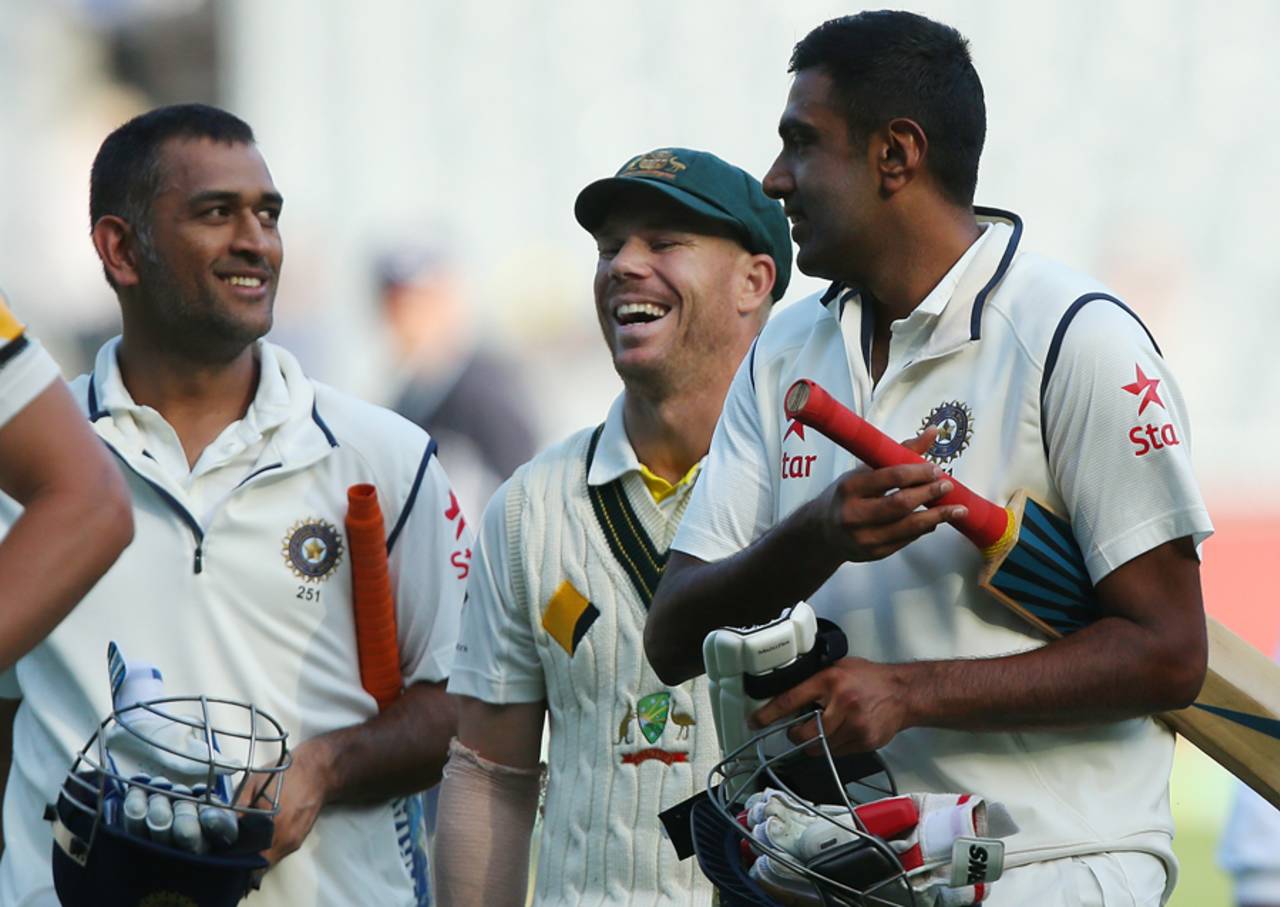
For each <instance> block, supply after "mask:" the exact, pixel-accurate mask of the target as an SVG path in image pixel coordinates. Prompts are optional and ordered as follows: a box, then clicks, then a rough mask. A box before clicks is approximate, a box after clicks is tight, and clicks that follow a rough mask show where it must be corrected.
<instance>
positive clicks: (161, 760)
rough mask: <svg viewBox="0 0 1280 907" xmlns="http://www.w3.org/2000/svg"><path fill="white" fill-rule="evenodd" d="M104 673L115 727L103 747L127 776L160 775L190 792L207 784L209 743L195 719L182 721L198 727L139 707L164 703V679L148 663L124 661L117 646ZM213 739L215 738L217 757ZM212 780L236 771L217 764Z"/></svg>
mask: <svg viewBox="0 0 1280 907" xmlns="http://www.w3.org/2000/svg"><path fill="white" fill-rule="evenodd" d="M107 671H108V675H109V679H110V681H111V701H112V707H113V709H114V711H115V713H116V722H115V723H114V724H112V725H111V728H110V729H109V730H108V732H107V741H106V742H107V746H108V748H109V749H110V752H111V754H112V757H113V759H115V760H116V761H117V762H120V761H123V762H124V763H125V764H126V765H128V766H129V768H128V771H132V772H139V773H144V774H147V775H151V776H161V777H164V778H167V779H169V780H170V781H172V782H174V783H178V784H185V785H187V786H188V787H194V786H196V785H198V784H202V783H207V782H208V781H209V765H210V759H209V755H210V754H209V744H208V742H207V741H206V740H205V735H204V732H203V731H202V730H201V729H200V727H199V725H200V724H201V723H202V719H201V718H199V717H198V716H194V715H193V716H186V715H183V716H181V717H183V718H188V717H189V718H190V719H191V720H192V721H193V722H194V723H196V725H197V726H195V727H192V726H191V725H190V724H187V723H184V722H182V721H174V720H173V719H171V718H166V717H165V716H164V715H159V714H156V712H154V711H151V710H150V709H148V708H145V707H142V706H139V703H143V702H152V701H154V700H157V699H163V698H164V677H163V675H161V673H160V669H159V668H157V667H156V666H155V665H153V664H149V663H147V662H139V661H134V662H127V661H126V660H125V658H124V652H122V651H121V649H120V647H119V646H118V645H116V643H114V642H112V643H111V644H110V645H109V646H108V647H107ZM217 746H218V743H217V739H216V737H215V738H214V739H213V749H214V754H215V758H216V757H217V755H218V754H217ZM218 761H219V763H221V764H215V765H214V767H213V771H214V774H215V775H219V776H220V775H227V774H230V773H232V772H235V771H238V770H239V769H240V766H238V765H236V764H232V763H229V762H226V761H225V760H221V759H219V760H218Z"/></svg>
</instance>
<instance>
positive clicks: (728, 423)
mask: <svg viewBox="0 0 1280 907" xmlns="http://www.w3.org/2000/svg"><path fill="white" fill-rule="evenodd" d="M754 365H755V347H754V346H753V347H752V351H751V353H750V354H748V355H747V357H746V358H745V359H744V360H743V362H742V365H740V366H739V367H738V372H737V374H736V375H735V376H734V379H733V383H732V384H731V385H730V386H729V395H728V397H726V398H725V403H724V409H723V410H722V411H721V413H720V419H719V421H718V422H717V423H716V430H715V434H714V435H713V436H712V438H711V450H710V452H709V453H708V454H707V459H706V464H705V465H704V466H703V467H702V472H701V474H700V475H699V476H698V482H697V484H696V485H695V486H694V489H693V497H692V498H691V499H690V501H689V507H688V509H687V510H686V511H685V514H684V518H683V519H682V520H681V522H680V528H679V529H678V530H677V531H676V537H675V540H674V541H673V542H672V543H671V547H672V548H675V549H676V550H677V551H683V552H684V553H685V554H689V555H692V556H693V557H696V558H698V559H700V560H703V561H718V560H721V559H722V558H726V557H728V556H729V555H731V554H734V553H736V552H738V551H741V550H742V549H743V548H745V547H747V545H749V544H751V543H752V542H753V541H755V540H756V539H757V538H759V537H760V536H761V535H763V534H764V532H765V530H766V529H768V528H769V526H771V525H772V523H773V517H774V510H775V505H774V493H773V488H774V478H773V476H772V475H771V473H770V464H772V463H773V462H774V461H775V459H776V458H775V457H774V456H773V454H772V453H771V452H770V450H769V449H768V445H767V443H766V441H765V437H764V431H763V428H762V422H761V416H760V408H759V405H758V401H757V395H756V387H755V382H754V379H753V377H752V369H753V368H754Z"/></svg>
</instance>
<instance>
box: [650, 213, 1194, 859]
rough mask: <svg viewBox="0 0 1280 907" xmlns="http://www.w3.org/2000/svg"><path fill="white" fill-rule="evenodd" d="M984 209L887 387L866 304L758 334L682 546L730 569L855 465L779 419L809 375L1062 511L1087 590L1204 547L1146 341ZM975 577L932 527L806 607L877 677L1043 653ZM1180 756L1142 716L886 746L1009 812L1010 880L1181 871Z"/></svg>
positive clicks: (943, 458) (1162, 368) (1093, 286)
mask: <svg viewBox="0 0 1280 907" xmlns="http://www.w3.org/2000/svg"><path fill="white" fill-rule="evenodd" d="M980 214H983V215H984V216H982V217H981V218H980V220H981V221H982V222H983V223H984V229H983V233H982V235H981V236H980V237H979V238H978V239H977V240H976V242H975V243H974V245H973V246H972V247H971V248H970V249H969V251H968V252H967V253H966V254H965V255H964V256H963V257H962V258H961V259H960V260H959V261H958V262H957V263H956V265H955V267H954V268H953V269H952V270H951V272H950V273H948V274H947V275H946V276H945V277H944V279H943V280H942V282H941V283H940V285H939V287H938V288H937V289H936V290H935V291H934V292H933V293H931V294H930V295H929V297H928V298H926V300H925V301H924V302H923V304H922V305H921V306H920V307H918V308H917V309H916V310H915V311H914V312H912V314H911V315H910V316H908V317H907V318H904V319H902V320H900V321H898V322H895V323H894V324H893V325H892V337H891V341H890V348H889V362H888V368H887V369H886V371H885V373H884V374H883V376H882V377H881V379H880V381H879V382H878V383H875V384H874V385H873V382H872V379H871V374H870V361H871V338H872V331H873V328H874V321H873V318H874V312H873V307H872V306H871V305H870V304H867V302H866V300H864V299H863V298H862V297H861V296H860V295H859V294H858V292H857V291H856V290H850V289H848V288H844V287H838V286H837V287H833V288H832V289H831V290H830V291H828V292H827V293H826V294H825V295H824V296H822V297H821V298H819V297H812V298H810V299H807V300H803V301H801V302H799V303H797V304H796V305H794V306H792V307H790V308H789V309H787V310H784V311H782V312H780V313H779V314H778V316H777V317H775V318H774V319H773V320H772V321H771V322H770V323H769V324H768V325H767V326H766V328H765V330H764V333H763V334H762V335H761V337H760V339H759V341H758V343H757V345H756V347H755V348H754V349H753V350H752V353H751V354H750V355H749V357H748V359H747V360H746V361H745V362H744V364H743V366H742V368H741V369H740V371H739V373H738V375H737V376H736V378H735V380H734V383H733V386H732V387H731V389H730V392H729V396H728V399H727V401H726V403H725V409H724V412H723V415H722V417H721V420H720V423H719V425H718V426H717V429H716V434H715V437H714V440H713V442H712V446H711V452H710V454H709V456H708V458H707V463H706V466H705V467H704V475H703V477H702V479H701V480H700V481H699V483H698V486H697V488H696V489H695V492H694V496H693V501H692V502H691V503H690V506H689V510H688V512H687V514H686V516H685V519H684V522H683V523H682V525H681V528H680V531H679V532H678V534H677V536H676V540H675V542H674V543H673V547H675V548H676V549H678V550H681V551H685V552H687V553H689V554H691V555H693V556H695V557H698V558H700V559H702V560H706V561H714V560H719V559H721V558H724V557H726V556H728V555H730V554H733V553H735V552H737V551H738V550H740V549H742V548H743V547H745V546H747V545H748V544H750V543H751V542H753V541H754V540H755V539H756V538H758V537H759V536H760V535H761V534H762V533H763V532H764V531H765V530H766V529H768V528H769V527H770V526H773V525H775V524H776V523H777V522H778V521H779V520H781V519H782V518H783V517H785V516H786V515H787V514H789V513H790V512H792V511H793V510H794V509H795V508H797V507H799V506H800V505H801V504H803V503H805V502H807V501H809V500H811V499H812V498H814V497H816V496H817V495H818V494H819V493H820V492H821V491H822V490H823V489H825V488H826V487H827V486H828V485H829V484H830V483H832V482H833V481H834V480H835V479H836V478H838V477H839V476H840V475H842V474H843V473H844V472H846V471H848V470H850V469H852V468H854V467H855V466H857V465H859V464H858V463H857V462H856V461H855V459H854V458H853V457H852V455H850V454H848V453H846V452H845V451H843V450H842V449H840V448H839V447H838V446H837V445H835V444H834V443H833V442H830V441H828V440H827V439H825V438H824V437H822V436H821V435H820V434H818V433H817V432H816V431H814V430H813V429H808V428H805V427H804V426H801V425H800V424H798V423H793V422H790V421H788V420H787V418H786V416H785V414H784V411H783V405H782V400H783V395H784V394H785V392H786V390H787V388H788V387H789V386H790V385H791V384H792V382H794V381H795V380H797V379H799V378H810V379H813V380H815V381H817V382H818V383H819V384H821V385H823V386H824V387H825V388H826V389H827V390H828V391H829V392H830V393H831V394H832V395H833V396H835V397H836V398H837V399H838V400H840V401H841V402H843V403H844V404H845V405H847V406H849V407H851V408H852V409H853V410H854V411H855V412H857V413H859V414H860V415H862V416H863V417H864V418H866V419H867V420H868V421H870V422H871V423H872V424H874V425H876V426H877V427H879V428H880V429H881V430H883V431H885V432H886V433H887V434H889V435H890V436H891V437H894V438H897V439H900V440H901V439H906V438H910V437H913V436H915V435H916V434H918V433H919V432H920V431H921V430H922V429H923V428H924V427H925V426H928V425H935V426H937V427H938V429H939V434H938V437H937V440H936V441H935V443H934V444H933V446H932V447H931V448H930V450H929V451H928V453H927V457H928V459H930V460H932V461H933V462H934V463H936V464H937V465H939V466H941V467H942V468H943V469H945V470H946V471H947V472H949V473H951V474H952V475H954V476H955V477H956V478H957V479H959V480H960V481H962V482H963V483H965V484H966V485H968V486H969V487H970V488H972V489H973V490H974V491H976V492H977V493H978V494H980V495H983V496H984V497H986V498H988V499H991V500H995V501H998V502H1005V501H1008V500H1009V499H1010V498H1011V497H1012V496H1013V494H1014V492H1015V491H1017V490H1019V489H1026V490H1027V491H1028V492H1029V493H1030V494H1031V495H1032V496H1034V497H1036V498H1037V499H1039V500H1040V501H1041V502H1043V503H1044V504H1047V505H1048V506H1049V507H1050V508H1051V509H1053V510H1055V511H1056V512H1057V513H1059V514H1061V515H1064V516H1066V517H1067V518H1068V519H1069V520H1070V521H1071V524H1072V527H1073V530H1074V533H1075V535H1076V538H1077V541H1078V542H1079V544H1080V547H1081V549H1082V551H1083V553H1084V555H1085V562H1086V566H1087V568H1088V571H1089V574H1090V576H1091V578H1092V580H1093V581H1094V583H1097V582H1098V581H1099V580H1101V579H1102V578H1103V577H1104V576H1106V575H1107V574H1108V573H1110V572H1111V571H1112V570H1114V569H1115V568H1117V567H1119V566H1120V565H1122V564H1124V563H1125V562H1127V561H1129V560H1131V559H1133V558H1134V557H1137V556H1138V555H1140V554H1142V553H1144V552H1145V551H1148V550H1150V549H1152V548H1154V547H1156V546H1157V545H1160V544H1162V543H1163V542H1166V541H1169V540H1172V539H1176V538H1180V537H1183V536H1190V537H1191V538H1192V539H1193V540H1194V541H1195V542H1196V543H1197V544H1199V543H1200V542H1201V541H1203V540H1204V539H1205V538H1206V537H1207V536H1208V535H1209V534H1210V532H1211V531H1212V526H1211V524H1210V521H1209V518H1208V514H1207V512H1206V510H1205V507H1204V504H1203V502H1202V500H1201V498H1200V493H1199V490H1198V488H1197V485H1196V482H1195V479H1194V476H1193V473H1192V468H1191V457H1190V424H1189V422H1188V419H1187V414H1186V410H1185V407H1184V405H1183V401H1182V396H1181V394H1180V393H1179V391H1178V389H1177V386H1176V384H1175V382H1174V380H1173V375H1172V373H1171V371H1170V369H1169V366H1168V364H1167V363H1166V362H1165V361H1164V360H1163V359H1162V358H1161V355H1160V353H1159V350H1158V348H1157V347H1156V345H1155V342H1154V340H1153V339H1152V338H1151V337H1150V335H1149V334H1148V333H1147V331H1146V328H1145V327H1144V326H1143V325H1142V324H1141V322H1140V321H1139V320H1138V319H1137V317H1136V316H1135V315H1134V314H1133V313H1132V312H1130V310H1129V309H1128V308H1127V307H1125V306H1124V305H1123V304H1122V303H1121V302H1120V301H1119V300H1117V299H1115V297H1113V296H1112V295H1110V294H1109V293H1108V292H1107V291H1106V289H1105V288H1103V287H1102V286H1100V285H1099V284H1097V283H1096V282H1095V281H1093V280H1092V279H1090V278H1088V277H1085V276H1083V275H1080V274H1077V273H1075V272H1072V271H1071V270H1069V269H1067V268H1065V267H1063V266H1061V265H1058V264H1056V263H1053V262H1051V261H1048V260H1045V259H1043V258H1040V257H1038V256H1036V255H1033V254H1031V253H1027V252H1023V251H1021V250H1020V249H1019V240H1020V238H1021V232H1022V225H1021V221H1019V220H1018V219H1017V218H1016V217H1014V216H1013V215H1008V214H1005V213H1003V212H992V211H987V212H980ZM981 563H982V562H981V558H980V556H979V554H978V552H977V551H976V550H975V549H974V548H973V546H971V545H970V544H969V542H968V541H967V540H965V539H964V538H963V537H962V536H961V535H960V534H959V533H957V532H955V531H954V530H952V529H950V528H949V527H946V526H942V527H939V528H938V530H937V531H935V532H934V533H932V534H930V535H927V536H924V537H922V538H921V539H919V540H917V541H915V542H913V543H912V544H910V545H909V546H907V547H906V548H905V549H903V550H901V551H899V552H897V553H895V554H893V555H892V556H890V557H888V558H886V559H884V560H881V561H877V562H872V563H866V564H845V565H844V566H842V567H841V568H840V569H839V570H837V571H836V573H835V574H834V575H833V576H832V577H831V579H830V580H829V581H828V582H827V583H825V584H824V585H823V586H822V587H821V589H819V590H818V592H817V593H816V594H815V595H814V596H813V597H812V598H811V599H810V603H811V604H812V605H813V606H814V607H815V609H816V610H817V612H818V613H819V614H820V615H822V616H825V617H828V618H830V619H832V620H835V621H836V622H837V623H839V624H840V625H841V626H842V627H843V629H844V631H845V633H846V634H847V635H848V638H849V647H850V654H851V655H858V656H862V657H866V658H869V659H873V660H878V661H884V662H903V661H911V660H919V659H948V658H974V657H996V656H1000V655H1006V654H1010V653H1013V652H1018V651H1024V650H1028V649H1032V648H1035V647H1037V646H1040V645H1043V644H1044V639H1043V637H1041V636H1039V635H1038V634H1037V633H1036V631H1034V630H1032V629H1030V628H1029V627H1028V626H1027V625H1026V624H1024V623H1023V622H1022V621H1021V620H1020V619H1019V618H1017V617H1016V616H1014V615H1013V614H1012V613H1011V612H1009V611H1007V610H1006V609H1005V608H1004V607H1003V606H1002V605H1000V604H999V603H998V602H996V601H995V600H994V599H993V598H991V597H990V596H988V595H987V593H985V592H983V591H982V590H981V589H979V588H978V586H977V576H978V573H979V569H980V567H981ZM1172 751H1173V739H1172V735H1171V734H1170V732H1168V731H1167V730H1166V729H1164V727H1163V726H1161V725H1158V724H1156V723H1155V721H1154V720H1152V719H1147V718H1144V719H1137V720H1132V721H1125V722H1118V723H1112V724H1103V725H1096V726H1093V727H1089V728H1085V729H1081V730H1076V731H1070V732H1066V731H1064V732H1057V731H1034V732H1032V731H1028V732H1021V733H985V734H979V733H968V732H962V731H950V730H938V729H930V728H915V729H911V730H909V731H906V732H904V733H902V734H899V735H898V737H897V738H896V739H895V740H894V741H893V742H892V743H891V744H890V745H889V746H888V747H886V748H885V751H884V752H885V755H886V757H887V758H888V760H889V762H890V765H891V766H892V767H893V768H894V770H895V771H896V772H897V775H898V783H899V786H900V788H902V789H905V790H916V789H919V790H932V791H966V792H973V793H976V794H980V795H982V796H984V797H988V798H991V799H993V800H1000V801H1003V802H1005V803H1006V804H1008V805H1009V807H1010V809H1011V810H1012V812H1013V814H1014V817H1015V819H1016V820H1017V821H1018V823H1019V825H1020V826H1021V828H1022V832H1021V833H1020V834H1019V835H1018V836H1016V838H1014V839H1013V840H1012V841H1011V843H1010V848H1011V851H1014V852H1016V853H1011V854H1010V859H1009V863H1010V865H1017V863H1018V862H1031V861H1033V860H1041V859H1049V858H1052V857H1054V856H1060V855H1066V854H1077V853H1089V852H1096V851H1102V850H1115V849H1132V850H1139V851H1146V852H1149V853H1152V854H1155V855H1156V856H1158V857H1160V858H1161V859H1163V860H1164V861H1165V862H1166V864H1168V865H1169V867H1170V868H1171V869H1172V868H1173V867H1174V865H1175V864H1174V860H1173V855H1172V850H1171V848H1170V838H1171V834H1172V822H1171V819H1170V815H1169V807H1168V774H1169V771H1168V770H1169V766H1170V761H1171V758H1172ZM1170 875H1171V882H1170V884H1172V872H1171V874H1170Z"/></svg>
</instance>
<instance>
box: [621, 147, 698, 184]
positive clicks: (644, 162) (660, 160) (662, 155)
mask: <svg viewBox="0 0 1280 907" xmlns="http://www.w3.org/2000/svg"><path fill="white" fill-rule="evenodd" d="M688 166H689V165H688V164H686V163H684V162H683V161H681V160H680V159H679V158H678V157H676V155H675V152H674V151H650V152H649V153H648V154H642V155H640V156H639V157H633V158H632V159H631V160H629V161H627V163H626V165H625V166H624V167H623V168H622V169H621V170H619V171H618V176H656V177H661V178H662V179H668V180H674V179H675V178H676V177H677V176H679V175H680V171H682V170H685V169H686V168H687V167H688Z"/></svg>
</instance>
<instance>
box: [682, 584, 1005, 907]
mask: <svg viewBox="0 0 1280 907" xmlns="http://www.w3.org/2000/svg"><path fill="white" fill-rule="evenodd" d="M847 648H848V647H847V640H846V639H845V637H844V634H843V632H842V631H841V630H840V629H839V627H837V626H836V625H835V624H833V623H831V622H829V621H825V620H823V619H821V618H818V617H816V615H815V614H814V612H813V610H812V609H811V608H810V607H809V606H808V605H807V604H806V603H804V602H800V603H798V604H797V605H796V606H795V607H793V608H791V609H789V610H787V611H786V612H784V613H783V614H782V615H781V616H780V617H779V618H778V619H777V620H774V621H771V622H770V623H768V624H765V625H763V626H758V627H748V628H742V629H738V628H721V629H719V630H715V631H713V632H712V633H710V634H708V636H707V638H706V640H705V642H704V645H703V657H704V661H705V663H706V667H707V674H708V677H709V680H710V692H711V697H712V706H713V711H714V714H715V718H716V729H717V731H718V733H719V737H720V742H721V755H722V759H721V761H720V762H718V763H717V764H716V765H715V766H714V767H713V768H712V770H711V772H710V774H709V776H708V779H707V790H706V794H705V796H700V797H695V798H693V799H692V800H690V801H686V804H682V806H685V805H687V806H688V808H687V811H686V812H684V813H681V814H680V815H681V818H684V817H685V816H686V815H687V819H688V823H689V829H690V836H691V838H692V850H693V852H694V854H695V855H696V857H697V859H698V863H699V865H700V867H701V868H702V871H703V873H704V874H705V875H706V876H707V877H708V878H709V879H710V880H711V881H712V882H713V883H714V884H715V885H716V887H717V888H718V889H719V891H720V898H721V899H720V903H721V904H722V905H724V907H793V905H821V907H837V905H838V907H886V905H888V907H942V905H945V907H960V905H970V904H977V903H980V902H981V901H982V899H983V897H985V895H986V892H987V891H988V890H989V887H990V882H991V881H994V880H995V879H996V878H998V877H999V875H1000V872H1001V871H1002V869H1003V854H1004V849H1003V843H1002V842H1001V841H999V840H997V838H999V837H1003V836H1006V835H1009V834H1012V833H1013V832H1014V831H1016V825H1014V823H1013V821H1012V819H1011V818H1010V817H1009V815H1008V812H1007V810H1005V809H1004V807H1003V806H1002V805H1000V804H995V803H987V802H986V801H984V800H983V799H982V798H980V797H975V796H972V795H967V794H932V793H930V794H908V795H900V794H899V793H898V788H897V783H896V781H895V779H894V777H893V774H892V772H891V771H890V769H889V767H888V765H887V764H886V763H885V761H884V760H883V759H882V758H881V757H880V755H879V753H876V752H867V753H855V754H846V755H843V756H837V755H836V754H835V753H833V752H832V749H831V746H830V744H829V740H828V738H827V734H826V730H825V728H824V726H823V720H822V709H821V708H820V707H818V706H816V705H815V706H814V707H813V708H811V709H804V710H802V711H800V712H799V713H798V714H796V715H794V716H792V717H790V718H787V719H784V720H781V721H778V722H775V723H774V724H771V725H769V726H768V727H766V728H763V729H756V728H755V727H754V726H753V725H752V723H751V721H750V716H751V715H752V714H753V713H754V712H755V711H756V710H757V709H758V708H759V707H760V706H761V705H762V704H763V703H764V702H765V701H767V700H768V699H771V698H773V697H774V696H777V695H778V694H779V693H781V692H783V691H784V690H786V689H790V688H792V687H794V686H795V685H796V684H798V683H800V682H802V681H803V680H804V679H805V678H807V677H809V676H811V675H812V674H814V673H815V672H817V671H820V670H823V669H824V668H826V667H828V666H830V665H831V664H833V663H834V662H836V661H838V660H839V659H840V658H843V657H844V655H845V654H846V652H847ZM810 722H812V723H813V725H815V726H816V735H815V736H813V737H812V738H810V739H806V740H803V741H801V742H798V743H797V742H795V741H794V740H792V739H791V736H790V732H791V731H792V730H793V729H795V728H797V727H800V726H802V725H805V724H807V723H810ZM989 836H994V837H989ZM673 840H674V839H673ZM679 846H680V845H677V847H678V848H679Z"/></svg>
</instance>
